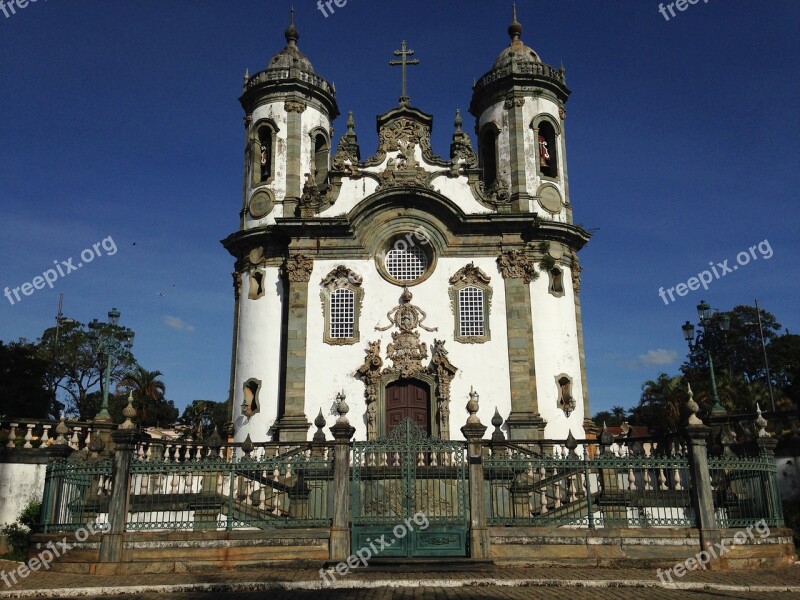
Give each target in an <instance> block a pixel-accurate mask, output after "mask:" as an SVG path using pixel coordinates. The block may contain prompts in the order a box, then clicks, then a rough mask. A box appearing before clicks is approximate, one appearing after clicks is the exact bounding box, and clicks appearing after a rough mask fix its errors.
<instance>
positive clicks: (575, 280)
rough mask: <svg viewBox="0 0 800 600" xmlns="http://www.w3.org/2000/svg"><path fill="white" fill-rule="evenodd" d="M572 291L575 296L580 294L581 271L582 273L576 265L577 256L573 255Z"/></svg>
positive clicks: (579, 266)
mask: <svg viewBox="0 0 800 600" xmlns="http://www.w3.org/2000/svg"><path fill="white" fill-rule="evenodd" d="M571 271H572V289H573V291H574V293H575V295H576V296H577V295H578V294H580V293H581V271H583V267H582V266H581V265H580V264H579V263H578V255H577V254H574V255H573V256H572V268H571Z"/></svg>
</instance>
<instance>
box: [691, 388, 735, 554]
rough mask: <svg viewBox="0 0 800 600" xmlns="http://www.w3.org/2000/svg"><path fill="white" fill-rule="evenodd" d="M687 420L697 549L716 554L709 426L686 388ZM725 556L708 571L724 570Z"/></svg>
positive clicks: (717, 536)
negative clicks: (698, 536) (698, 535)
mask: <svg viewBox="0 0 800 600" xmlns="http://www.w3.org/2000/svg"><path fill="white" fill-rule="evenodd" d="M687 406H688V408H689V411H690V414H689V421H688V425H687V426H686V429H685V433H686V439H687V441H688V442H689V473H690V475H691V483H692V485H690V486H689V490H688V491H689V494H690V496H691V499H692V503H693V505H694V509H695V513H696V518H697V528H698V529H699V530H700V549H701V550H704V551H706V552H708V553H709V554H710V555H711V556H716V555H717V554H716V552H714V549H715V545H716V544H718V543H720V542H721V541H722V531H720V529H719V527H718V526H717V519H716V517H715V515H714V492H713V491H712V490H711V475H710V470H709V466H708V440H709V438H710V437H711V428H710V427H707V426H706V425H705V424H704V423H703V422H702V421H701V420H700V419H699V418H698V417H697V412H698V410H699V407H698V405H697V403H696V402H695V401H694V394H693V393H692V388H691V387H689V401H688V402H687ZM727 563H728V559H727V558H725V557H719V558H718V559H717V560H714V561H711V562H709V563H708V568H709V569H711V570H727Z"/></svg>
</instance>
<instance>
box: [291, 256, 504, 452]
mask: <svg viewBox="0 0 800 600" xmlns="http://www.w3.org/2000/svg"><path fill="white" fill-rule="evenodd" d="M470 260H473V262H474V263H475V265H476V266H478V267H479V268H481V269H482V270H483V271H484V272H486V273H487V274H489V275H490V277H491V278H492V281H491V284H490V285H491V286H492V289H493V297H492V304H491V314H490V328H491V340H490V341H489V342H486V343H484V344H462V343H457V342H455V341H454V339H453V338H454V326H455V321H454V319H455V317H454V315H453V312H452V310H451V307H450V297H449V294H448V291H449V287H450V284H449V281H448V280H449V278H450V277H451V276H452V275H453V274H454V273H455V272H456V271H457V270H458V269H460V268H461V267H463V266H465V265H466V264H467V263H469V262H470ZM340 264H344V265H345V266H347V267H348V268H350V269H352V270H353V271H354V272H356V273H358V274H359V275H361V276H362V277H363V283H362V288H363V289H364V303H363V307H362V311H361V319H360V333H361V339H360V341H359V342H358V343H357V344H354V345H348V346H331V345H328V344H325V343H323V341H322V336H323V328H324V317H323V312H322V304H321V301H320V299H319V292H318V285H319V282H320V281H321V280H322V278H323V277H325V275H327V274H328V273H329V272H330V271H331V270H332V269H333V268H334V267H336V266H337V265H340ZM309 288H310V291H309V311H308V338H307V340H308V341H307V345H306V348H307V353H306V360H307V363H306V407H307V408H306V415H307V417H308V418H309V420H311V421H313V419H314V417H316V415H317V413H318V411H319V410H320V409H322V414H323V415H325V416H326V418H327V424H328V426H330V425H332V424H333V422H334V417H335V415H336V411H335V398H336V394H337V392H339V391H342V390H343V391H344V392H345V394H346V395H347V404H348V406H349V407H350V413H349V415H348V417H349V420H350V423H351V425H352V426H353V427H355V428H356V434H355V438H356V439H362V440H363V439H366V423H365V420H364V415H365V414H366V402H365V400H364V384H363V383H362V382H361V381H360V380H357V379H355V378H354V377H353V374H354V373H355V371H356V369H357V368H358V367H359V366H361V365H362V364H363V362H364V355H365V354H364V351H365V349H366V347H367V343H368V342H369V341H374V340H378V339H380V341H381V357H382V358H383V359H384V366H385V367H386V366H390V365H391V361H389V360H388V359H387V358H386V348H387V345H388V344H389V343H390V342H391V340H392V338H391V333H392V330H394V328H391V329H389V330H387V331H385V332H379V331H375V327H376V326H379V327H385V326H386V325H388V324H389V321H388V318H387V315H386V313H387V312H389V311H391V310H392V309H393V308H394V307H395V306H397V305H398V304H399V301H400V300H399V299H400V294H401V293H402V288H400V287H398V286H396V285H393V284H391V283H389V282H387V281H386V280H384V279H383V278H382V277H381V275H380V274H379V273H378V272H377V269H376V267H375V263H374V261H373V260H368V261H315V264H314V271H313V273H312V276H311V282H310V284H309ZM409 289H410V291H411V293H412V294H413V300H412V303H413V304H414V305H415V306H417V307H419V308H420V309H422V310H423V311H425V313H426V314H427V318H426V319H425V321H424V322H423V324H424V325H426V326H428V327H437V328H438V331H435V332H427V331H425V330H423V329H421V328H420V329H418V331H419V332H420V339H421V340H422V341H423V342H425V343H426V344H427V345H428V348H429V355H430V347H431V346H432V345H433V341H434V339H443V340H445V342H446V343H445V349H446V350H447V351H448V352H449V358H450V361H451V362H452V363H453V364H454V365H455V366H456V367H458V369H459V370H458V373H457V374H456V376H455V378H454V379H453V381H452V383H451V387H450V389H451V392H450V435H451V437H452V438H454V439H463V436H462V435H461V431H460V428H461V427H462V426H463V425H464V424H465V423H466V420H467V416H468V413H467V412H466V408H465V407H466V403H467V401H468V400H469V391H470V386H474V387H475V389H476V391H478V392H479V393H480V396H481V409H480V412H479V413H478V416H479V417H480V418H481V421H482V422H483V423H484V424H487V425H488V424H489V423H490V421H491V418H492V415H493V414H494V409H495V406H497V408H498V409H499V410H500V413H501V414H502V415H503V416H504V417H505V416H507V415H508V413H509V412H510V409H511V407H510V399H509V388H510V383H509V375H508V359H507V356H508V352H507V338H506V323H505V295H504V287H503V279H502V277H501V276H500V274H499V273H498V272H497V267H496V263H495V259H494V258H489V257H487V258H478V259H466V258H439V259H438V262H437V265H436V269H435V271H434V272H433V273H432V274H431V276H430V277H429V278H428V279H427V280H426V281H424V282H423V283H421V284H419V285H416V286H413V287H411V288H409ZM428 362H429V359H428V360H427V361H423V364H424V365H426V366H427V364H428ZM467 374H469V375H467ZM434 402H435V400H434ZM314 431H315V430H314V429H313V428H312V430H311V431H310V432H309V435H312V434H313V432H314ZM326 434H327V435H328V437H330V433H329V432H327V431H326Z"/></svg>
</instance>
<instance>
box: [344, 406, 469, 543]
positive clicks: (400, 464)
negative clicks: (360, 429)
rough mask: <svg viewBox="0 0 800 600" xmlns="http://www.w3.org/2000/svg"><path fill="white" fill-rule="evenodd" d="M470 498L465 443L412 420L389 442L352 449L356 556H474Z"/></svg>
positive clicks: (386, 439)
mask: <svg viewBox="0 0 800 600" xmlns="http://www.w3.org/2000/svg"><path fill="white" fill-rule="evenodd" d="M468 498H469V495H468V488H467V447H466V444H465V443H464V442H459V441H452V440H441V439H438V438H429V437H427V435H426V434H425V432H424V431H423V430H422V429H420V428H419V426H418V425H417V424H416V423H414V422H413V421H412V420H411V419H405V420H403V421H402V422H400V423H399V424H398V425H397V426H396V427H395V428H394V429H393V430H392V432H391V433H390V434H389V435H388V436H387V437H384V438H381V439H379V440H375V441H369V442H355V443H354V444H353V484H352V523H353V535H352V551H353V553H354V554H355V553H356V552H357V551H358V550H360V549H364V548H370V544H372V548H373V549H375V548H377V549H378V550H380V552H379V554H378V555H377V556H379V557H381V558H397V557H436V556H467V531H468V524H469V500H468ZM382 536H383V537H382ZM381 539H382V540H383V541H384V543H379V542H378V540H381ZM387 544H388V545H387Z"/></svg>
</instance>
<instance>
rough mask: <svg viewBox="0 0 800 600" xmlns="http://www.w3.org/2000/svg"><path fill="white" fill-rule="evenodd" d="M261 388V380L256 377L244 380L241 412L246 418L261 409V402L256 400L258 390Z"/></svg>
mask: <svg viewBox="0 0 800 600" xmlns="http://www.w3.org/2000/svg"><path fill="white" fill-rule="evenodd" d="M260 390H261V381H259V380H258V379H248V380H247V381H245V382H244V388H243V390H242V392H243V396H244V397H243V399H242V414H243V415H244V416H246V417H248V418H250V417H252V416H253V415H254V414H256V413H257V412H260V411H261V403H260V402H259V400H258V392H259V391H260Z"/></svg>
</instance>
